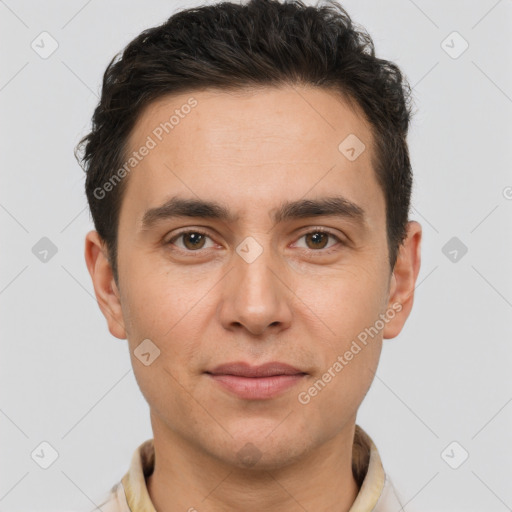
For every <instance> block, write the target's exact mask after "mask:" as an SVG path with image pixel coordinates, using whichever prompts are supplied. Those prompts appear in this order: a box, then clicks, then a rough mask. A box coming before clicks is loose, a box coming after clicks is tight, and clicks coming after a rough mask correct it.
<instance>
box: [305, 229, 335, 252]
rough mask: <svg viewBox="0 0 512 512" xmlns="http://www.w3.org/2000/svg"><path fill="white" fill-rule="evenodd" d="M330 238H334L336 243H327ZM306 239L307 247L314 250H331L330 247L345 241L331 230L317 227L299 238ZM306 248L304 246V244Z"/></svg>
mask: <svg viewBox="0 0 512 512" xmlns="http://www.w3.org/2000/svg"><path fill="white" fill-rule="evenodd" d="M329 238H331V239H333V240H334V243H333V244H331V245H327V244H328V243H329ZM301 239H304V240H305V244H306V245H305V248H306V249H311V250H312V251H314V252H320V251H322V252H324V253H325V252H331V251H330V250H329V249H331V247H333V246H335V245H336V244H337V243H341V244H343V242H342V241H341V240H340V238H338V237H337V236H336V235H334V234H333V233H331V232H330V231H326V230H324V229H315V230H313V231H309V232H308V233H304V234H303V235H302V236H301V237H300V238H299V240H301ZM302 247H303V248H304V246H302Z"/></svg>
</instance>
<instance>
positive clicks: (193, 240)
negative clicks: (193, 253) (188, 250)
mask: <svg viewBox="0 0 512 512" xmlns="http://www.w3.org/2000/svg"><path fill="white" fill-rule="evenodd" d="M202 238H203V235H201V234H200V233H190V234H189V235H188V237H187V239H188V241H189V243H190V245H192V246H193V247H197V246H198V245H199V244H200V243H201V241H202Z"/></svg>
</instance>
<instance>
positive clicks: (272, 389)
mask: <svg viewBox="0 0 512 512" xmlns="http://www.w3.org/2000/svg"><path fill="white" fill-rule="evenodd" d="M208 375H209V376H210V377H211V378H212V379H213V380H215V381H216V382H218V383H219V384H220V385H221V386H223V387H224V388H225V389H227V390H228V391H231V392H232V393H234V394H235V395H237V396H239V397H240V398H244V399H246V400H264V399H266V398H273V397H274V396H276V395H279V394H280V393H282V392H284V391H286V390H287V389H289V388H291V387H293V386H295V385H296V384H298V383H299V382H300V381H301V380H302V379H303V378H304V377H305V376H306V374H304V373H298V374H295V375H274V376H272V377H239V376H237V375H212V374H208Z"/></svg>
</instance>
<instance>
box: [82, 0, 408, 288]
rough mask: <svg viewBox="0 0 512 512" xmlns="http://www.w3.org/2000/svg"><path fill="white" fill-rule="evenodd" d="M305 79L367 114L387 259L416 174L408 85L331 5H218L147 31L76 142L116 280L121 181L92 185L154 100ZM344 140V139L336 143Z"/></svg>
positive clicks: (112, 74) (110, 71)
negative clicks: (105, 191) (409, 136)
mask: <svg viewBox="0 0 512 512" xmlns="http://www.w3.org/2000/svg"><path fill="white" fill-rule="evenodd" d="M287 84H288V85H289V84H291V85H299V84H304V85H310V86H316V87H320V88H325V89H329V90H335V91H337V92H339V93H340V94H341V95H342V96H343V97H345V98H346V99H347V100H348V101H349V103H350V104H351V105H352V106H354V105H355V106H356V107H359V111H360V112H362V113H363V114H364V116H366V120H367V121H369V123H370V126H371V128H372V134H373V137H374V143H375V144H374V151H372V163H373V168H374V171H375V173H376V177H377V180H378V183H379V185H380V187H381V188H382V191H383V193H384V196H385V201H386V226H387V228H386V229H387V240H388V246H389V263H390V266H391V269H393V267H394V265H395V262H396V257H397V253H398V249H399V246H400V245H401V244H402V243H403V241H404V239H405V237H406V224H407V221H408V214H409V203H410V196H411V188H412V172H411V165H410V161H409V152H408V147H407V142H406V136H407V130H408V126H409V120H410V116H411V111H410V99H411V88H410V86H409V84H408V83H407V80H406V79H405V77H404V76H403V75H402V73H401V72H400V70H399V68H398V67H397V66H396V65H395V64H393V63H392V62H389V61H386V60H383V59H379V58H377V57H375V49H374V44H373V41H372V39H371V37H370V36H369V35H368V34H367V32H366V31H365V30H364V29H362V28H360V27H359V26H356V24H355V23H354V22H353V21H352V20H351V18H350V16H349V15H348V14H347V12H346V11H345V10H344V9H343V8H342V7H341V6H340V5H339V4H337V3H336V2H334V1H329V2H327V4H326V5H321V6H317V7H312V6H306V5H304V3H303V2H301V1H290V2H288V3H280V2H278V1H276V0H251V1H249V2H248V3H247V4H245V5H239V4H234V3H230V2H222V3H218V4H216V5H209V6H201V7H195V8H189V9H186V10H183V11H180V12H177V13H176V14H174V15H173V16H171V17H170V18H169V19H168V20H167V21H166V22H165V23H163V24H162V25H159V26H157V27H154V28H150V29H147V30H144V31H143V32H142V33H141V34H140V35H138V36H137V37H136V38H135V39H134V40H133V41H132V42H131V43H129V44H128V45H127V46H126V48H125V49H124V51H123V52H122V54H117V55H115V56H114V58H113V59H112V60H111V62H110V64H109V65H108V67H107V69H106V71H105V73H104V76H103V88H102V93H101V99H100V101H99V104H98V106H97V107H96V109H95V111H94V115H93V118H92V129H91V132H90V133H89V134H88V135H86V136H85V137H84V138H83V139H82V140H81V141H80V142H79V144H78V146H77V148H76V150H75V156H77V152H78V151H79V150H81V149H82V148H83V147H84V146H85V149H84V151H83V154H82V156H81V158H79V157H78V156H77V158H79V161H80V163H81V165H82V167H83V168H84V170H85V172H86V173H87V177H86V183H85V189H86V194H87V199H88V201H89V206H90V209H91V214H92V217H93V220H94V224H95V228H96V230H97V231H98V233H99V235H100V237H101V238H102V240H103V241H104V242H105V244H106V247H107V250H108V255H109V260H110V263H111V265H112V269H113V274H114V278H115V279H116V282H117V281H118V279H117V277H118V274H117V230H118V221H119V212H120V206H121V201H122V198H123V190H124V189H125V184H126V180H125V179H123V180H121V181H120V182H119V184H118V185H117V186H114V187H112V189H111V190H110V191H109V193H108V198H106V199H105V198H103V197H100V198H98V195H99V194H98V193H97V190H99V189H101V187H102V186H103V185H104V184H105V183H106V182H108V181H109V180H112V177H113V176H114V174H115V173H116V171H118V170H119V169H120V168H121V167H122V166H123V163H124V162H125V156H126V150H127V139H128V138H129V135H130V133H131V131H132V129H133V127H134V125H135V122H136V121H137V119H138V116H139V115H140V114H141V112H142V109H143V108H144V107H146V106H147V105H148V104H149V103H150V102H152V101H154V100H156V99H159V98H160V97H162V96H164V95H168V94H172V93H176V94H177V93H183V92H187V91H193V90H200V89H205V88H223V89H244V88H252V87H259V86H281V85H287ZM340 142H341V141H340Z"/></svg>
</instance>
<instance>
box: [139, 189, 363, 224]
mask: <svg viewBox="0 0 512 512" xmlns="http://www.w3.org/2000/svg"><path fill="white" fill-rule="evenodd" d="M320 216H327V217H340V218H345V219H348V220H352V221H354V222H356V223H357V224H359V225H361V226H362V227H364V226H365V225H366V215H365V211H364V210H363V208H361V207H360V206H359V205H357V204H355V203H353V202H352V201H349V200H348V199H346V198H344V197H342V196H332V197H322V198H319V199H299V200H297V201H286V202H284V203H282V204H281V205H280V206H279V207H278V208H276V209H274V210H273V211H272V213H271V219H272V221H273V222H274V223H275V224H278V223H280V222H285V221H289V220H295V219H304V218H309V217H320ZM179 217H192V218H203V219H215V220H221V221H223V222H236V221H237V220H238V219H239V216H238V215H235V214H233V213H232V212H230V211H229V209H228V208H226V207H225V206H224V205H222V204H220V203H217V202H214V201H204V200H200V199H193V198H190V199H189V198H181V197H177V196H175V197H172V198H170V199H169V200H168V201H166V202H165V203H164V204H162V205H160V206H157V207H154V208H150V209H149V210H146V212H145V213H144V216H143V218H142V223H141V226H142V227H141V229H142V231H145V230H149V229H151V227H153V225H154V224H156V223H158V222H159V221H163V220H170V219H174V218H179Z"/></svg>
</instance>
